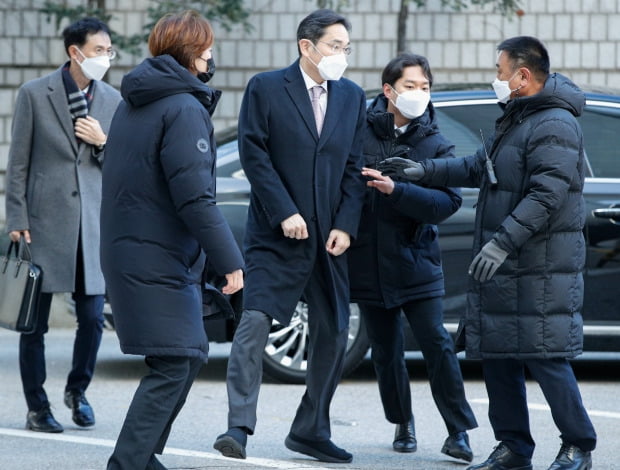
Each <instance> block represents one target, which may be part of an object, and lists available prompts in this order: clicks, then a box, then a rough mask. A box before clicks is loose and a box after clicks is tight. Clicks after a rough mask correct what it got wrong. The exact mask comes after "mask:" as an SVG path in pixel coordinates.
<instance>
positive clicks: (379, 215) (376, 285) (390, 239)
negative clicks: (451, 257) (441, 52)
mask: <svg viewBox="0 0 620 470" xmlns="http://www.w3.org/2000/svg"><path fill="white" fill-rule="evenodd" d="M390 156H401V157H404V158H410V159H412V160H423V159H427V158H439V157H453V156H454V146H453V145H452V144H450V143H449V142H448V141H447V140H446V139H445V138H444V137H443V136H442V135H441V134H440V133H439V129H438V128H437V125H436V123H435V110H434V108H433V105H432V104H429V107H428V109H427V111H426V112H425V113H424V114H423V115H422V116H420V117H419V118H417V119H415V120H414V121H412V122H411V124H410V125H409V127H408V128H407V131H406V132H405V133H404V134H402V135H400V136H399V137H398V138H395V137H394V115H393V114H392V113H388V112H387V99H386V98H385V96H384V95H383V94H381V95H379V96H377V97H376V98H375V100H374V101H373V103H372V104H371V106H370V108H369V109H368V118H367V129H366V134H365V143H364V158H365V165H366V166H369V167H374V166H375V165H376V162H378V161H380V160H383V159H384V158H388V157H390ZM460 205H461V197H460V194H459V192H458V191H457V190H452V189H449V188H446V187H432V188H431V187H424V186H420V185H416V184H413V183H409V182H401V181H396V182H395V187H394V191H393V192H392V194H390V195H389V196H386V195H384V194H382V193H380V192H379V191H377V190H376V189H374V188H367V189H366V194H365V199H364V209H363V210H362V218H361V221H360V228H359V231H358V236H357V238H356V239H355V241H354V243H353V245H352V246H351V248H349V251H348V253H349V258H348V260H349V282H350V284H351V299H352V301H358V302H369V303H374V304H378V305H382V306H384V307H386V308H392V307H396V306H400V305H403V304H404V303H406V302H408V301H411V300H415V299H423V298H431V297H437V296H441V295H443V294H444V282H443V271H442V269H441V255H440V251H439V243H438V230H437V226H436V225H435V224H437V223H439V222H441V221H442V220H444V219H446V218H447V217H449V216H450V215H452V214H453V213H454V212H456V211H457V210H458V208H459V207H460Z"/></svg>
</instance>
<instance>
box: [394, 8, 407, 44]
mask: <svg viewBox="0 0 620 470" xmlns="http://www.w3.org/2000/svg"><path fill="white" fill-rule="evenodd" d="M408 16H409V0H400V11H399V12H398V27H397V29H396V40H397V43H396V53H397V54H400V53H402V52H405V51H406V50H407V17H408Z"/></svg>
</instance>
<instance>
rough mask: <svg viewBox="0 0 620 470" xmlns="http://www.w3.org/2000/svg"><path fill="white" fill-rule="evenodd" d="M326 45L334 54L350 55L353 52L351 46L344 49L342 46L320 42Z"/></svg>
mask: <svg viewBox="0 0 620 470" xmlns="http://www.w3.org/2000/svg"><path fill="white" fill-rule="evenodd" d="M319 42H322V43H323V44H325V45H326V46H329V47H331V50H332V52H333V53H334V54H344V55H349V54H350V53H351V51H352V49H351V46H345V47H342V46H341V45H340V44H332V43H330V42H325V41H319Z"/></svg>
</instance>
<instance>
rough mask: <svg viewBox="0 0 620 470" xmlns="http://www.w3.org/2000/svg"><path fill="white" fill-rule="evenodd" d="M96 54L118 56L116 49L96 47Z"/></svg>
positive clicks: (112, 57)
mask: <svg viewBox="0 0 620 470" xmlns="http://www.w3.org/2000/svg"><path fill="white" fill-rule="evenodd" d="M95 54H97V55H98V56H99V55H107V56H108V57H109V58H110V59H114V58H116V51H115V50H114V49H95Z"/></svg>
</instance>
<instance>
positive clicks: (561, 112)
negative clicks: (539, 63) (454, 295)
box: [425, 74, 585, 359]
mask: <svg viewBox="0 0 620 470" xmlns="http://www.w3.org/2000/svg"><path fill="white" fill-rule="evenodd" d="M584 105H585V96H584V94H583V92H582V91H581V90H579V88H577V86H575V85H574V84H573V83H572V82H571V81H570V80H569V79H568V78H566V77H564V76H562V75H560V74H552V75H550V76H549V78H548V79H547V81H546V83H545V86H544V88H543V90H542V91H541V92H540V93H538V94H536V95H533V96H528V97H522V98H517V99H514V100H512V101H510V102H509V103H508V105H506V106H505V109H504V115H503V116H502V117H501V118H499V119H498V120H497V123H496V128H495V137H494V139H493V142H492V145H491V146H490V148H489V149H488V150H489V153H490V157H491V159H492V160H493V163H494V166H495V173H496V176H497V180H498V184H497V187H496V188H491V187H490V186H489V184H488V180H487V177H486V172H485V171H484V152H483V151H482V149H481V150H479V151H478V153H477V154H476V155H472V156H470V157H466V158H463V159H454V160H445V161H441V162H439V161H434V162H430V164H429V165H427V170H428V172H427V176H428V178H432V181H433V182H434V183H440V184H451V185H459V186H473V187H476V186H480V188H481V189H480V196H479V199H478V207H477V211H476V228H475V240H474V247H473V252H474V254H476V253H478V252H479V251H480V248H481V247H482V246H483V245H484V244H485V243H487V242H488V241H489V240H491V239H495V240H496V241H497V243H498V244H499V246H500V247H501V248H502V249H504V250H506V251H507V252H508V253H509V255H508V258H507V259H506V261H505V262H504V263H503V264H502V265H501V266H500V268H499V270H498V271H497V273H496V274H495V276H494V277H493V278H492V279H491V280H490V281H487V282H485V283H480V282H475V281H473V280H472V281H471V283H470V292H469V295H468V310H467V316H466V322H465V333H466V334H465V337H466V349H467V355H468V357H473V358H477V357H484V358H505V357H513V358H521V359H524V358H551V357H574V356H576V355H578V354H579V353H581V351H582V343H583V331H582V330H583V320H582V317H581V308H582V301H583V277H582V269H583V267H584V261H585V242H584V237H583V232H582V230H583V226H584V223H585V204H584V199H583V196H582V191H583V183H584V175H585V160H584V148H583V137H582V133H581V128H580V126H579V123H578V122H577V119H576V117H577V116H579V115H580V114H581V112H582V110H583V107H584ZM428 178H425V180H428ZM463 274H465V273H463Z"/></svg>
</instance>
